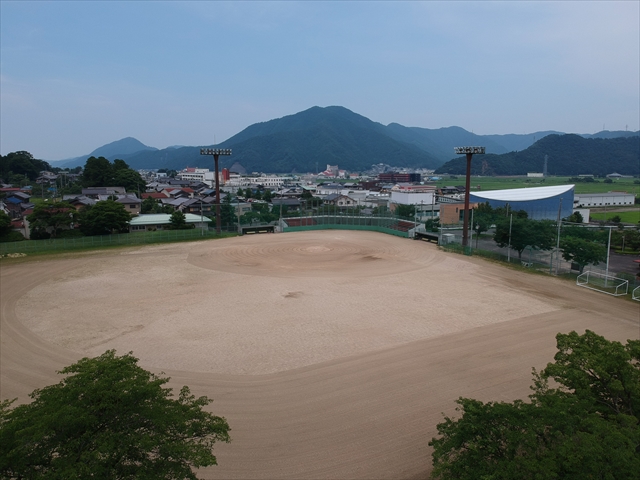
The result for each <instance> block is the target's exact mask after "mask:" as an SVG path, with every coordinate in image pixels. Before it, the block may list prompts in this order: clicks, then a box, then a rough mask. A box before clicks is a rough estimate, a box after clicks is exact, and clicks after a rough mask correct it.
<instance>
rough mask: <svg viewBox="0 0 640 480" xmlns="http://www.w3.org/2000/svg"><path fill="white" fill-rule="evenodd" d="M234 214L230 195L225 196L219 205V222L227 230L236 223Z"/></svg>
mask: <svg viewBox="0 0 640 480" xmlns="http://www.w3.org/2000/svg"><path fill="white" fill-rule="evenodd" d="M236 218H237V216H236V212H235V210H234V208H233V205H231V195H226V196H225V197H224V199H223V200H222V202H221V204H220V220H221V223H222V225H226V226H227V228H228V227H229V226H231V225H234V224H235V223H236Z"/></svg>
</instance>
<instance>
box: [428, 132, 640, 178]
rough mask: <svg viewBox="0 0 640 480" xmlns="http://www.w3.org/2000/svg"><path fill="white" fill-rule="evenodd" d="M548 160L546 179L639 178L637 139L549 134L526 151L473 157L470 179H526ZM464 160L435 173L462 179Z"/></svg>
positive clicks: (541, 168) (457, 160) (638, 147)
mask: <svg viewBox="0 0 640 480" xmlns="http://www.w3.org/2000/svg"><path fill="white" fill-rule="evenodd" d="M545 156H548V163H547V172H548V173H549V174H550V175H581V174H593V175H607V174H609V173H613V172H617V173H620V174H622V175H638V174H640V137H639V136H638V134H637V133H636V134H635V136H622V137H617V138H584V137H583V136H581V135H575V134H567V135H558V134H552V135H547V136H546V137H543V138H542V139H540V140H538V141H536V143H534V144H533V145H531V146H530V147H529V148H527V149H525V150H522V151H519V152H509V153H505V154H502V155H491V154H489V155H476V156H474V157H473V161H472V162H471V174H472V175H526V174H527V173H528V172H542V171H543V169H544V158H545ZM465 172H466V159H465V158H464V157H459V158H455V159H453V160H450V161H449V162H447V163H445V164H444V165H442V166H441V167H439V168H438V169H437V170H436V173H440V174H443V173H451V174H456V175H463V174H464V173H465Z"/></svg>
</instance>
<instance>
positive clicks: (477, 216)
mask: <svg viewBox="0 0 640 480" xmlns="http://www.w3.org/2000/svg"><path fill="white" fill-rule="evenodd" d="M494 219H495V212H494V211H493V208H492V207H491V205H490V204H489V202H485V203H480V204H479V205H478V206H477V207H476V208H475V210H474V212H473V225H472V226H471V228H472V229H473V231H474V232H475V233H476V248H478V240H479V239H480V234H482V233H484V232H486V231H487V230H489V228H491V225H493V222H494Z"/></svg>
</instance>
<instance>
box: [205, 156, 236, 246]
mask: <svg viewBox="0 0 640 480" xmlns="http://www.w3.org/2000/svg"><path fill="white" fill-rule="evenodd" d="M200 155H213V161H214V165H215V173H214V175H215V176H216V233H217V234H218V235H220V233H221V231H222V229H221V227H220V224H221V223H220V222H221V220H222V219H221V218H220V176H219V175H218V158H219V157H220V155H231V149H230V148H201V149H200Z"/></svg>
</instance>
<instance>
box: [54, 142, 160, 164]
mask: <svg viewBox="0 0 640 480" xmlns="http://www.w3.org/2000/svg"><path fill="white" fill-rule="evenodd" d="M142 151H158V149H157V148H154V147H149V146H147V145H145V144H144V143H142V142H140V141H139V140H137V139H135V138H133V137H125V138H122V139H120V140H116V141H115V142H111V143H107V144H106V145H103V146H101V147H98V148H96V149H95V150H94V151H93V152H91V153H90V154H88V155H82V156H80V157H74V158H68V159H66V160H58V161H53V162H49V163H50V164H51V165H52V166H54V167H60V168H66V167H69V168H72V167H77V166H81V167H82V166H84V164H85V163H86V162H87V158H89V157H105V158H108V159H109V160H111V161H113V160H115V159H116V158H119V159H121V160H126V159H127V158H128V157H130V156H132V155H135V154H136V153H139V152H142Z"/></svg>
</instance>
